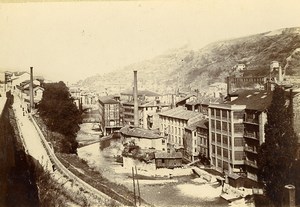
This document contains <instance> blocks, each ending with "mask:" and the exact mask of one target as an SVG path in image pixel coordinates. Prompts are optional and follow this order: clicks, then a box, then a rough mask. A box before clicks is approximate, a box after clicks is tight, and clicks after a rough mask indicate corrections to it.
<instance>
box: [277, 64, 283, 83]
mask: <svg viewBox="0 0 300 207" xmlns="http://www.w3.org/2000/svg"><path fill="white" fill-rule="evenodd" d="M278 81H279V83H281V82H282V81H283V78H282V68H281V66H279V69H278Z"/></svg>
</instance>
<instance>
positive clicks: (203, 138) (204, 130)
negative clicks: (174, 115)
mask: <svg viewBox="0 0 300 207" xmlns="http://www.w3.org/2000/svg"><path fill="white" fill-rule="evenodd" d="M196 129H197V151H198V152H199V153H200V155H202V156H204V157H206V158H209V141H208V132H209V131H208V120H206V119H203V120H201V121H199V122H198V124H197V127H196Z"/></svg>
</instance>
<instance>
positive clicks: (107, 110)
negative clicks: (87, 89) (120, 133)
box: [98, 96, 123, 135]
mask: <svg viewBox="0 0 300 207" xmlns="http://www.w3.org/2000/svg"><path fill="white" fill-rule="evenodd" d="M98 105H99V106H98V107H99V116H100V127H101V129H102V132H103V134H104V135H108V134H111V133H113V132H114V131H116V130H119V129H121V127H122V126H123V120H122V119H121V115H120V103H119V102H118V101H116V100H114V99H112V98H110V97H109V96H108V97H99V99H98Z"/></svg>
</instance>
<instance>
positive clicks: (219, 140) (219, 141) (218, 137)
mask: <svg viewBox="0 0 300 207" xmlns="http://www.w3.org/2000/svg"><path fill="white" fill-rule="evenodd" d="M217 142H218V143H221V134H217Z"/></svg>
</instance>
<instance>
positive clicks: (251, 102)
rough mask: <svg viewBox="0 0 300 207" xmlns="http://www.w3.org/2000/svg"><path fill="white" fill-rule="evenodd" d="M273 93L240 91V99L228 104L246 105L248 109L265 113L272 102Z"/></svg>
mask: <svg viewBox="0 0 300 207" xmlns="http://www.w3.org/2000/svg"><path fill="white" fill-rule="evenodd" d="M272 96H273V92H272V91H269V92H267V91H257V90H244V91H239V95H238V98H237V99H235V100H233V101H229V102H226V103H228V104H230V105H246V109H249V110H257V111H264V110H266V109H267V108H268V107H269V105H270V104H271V101H272Z"/></svg>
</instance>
